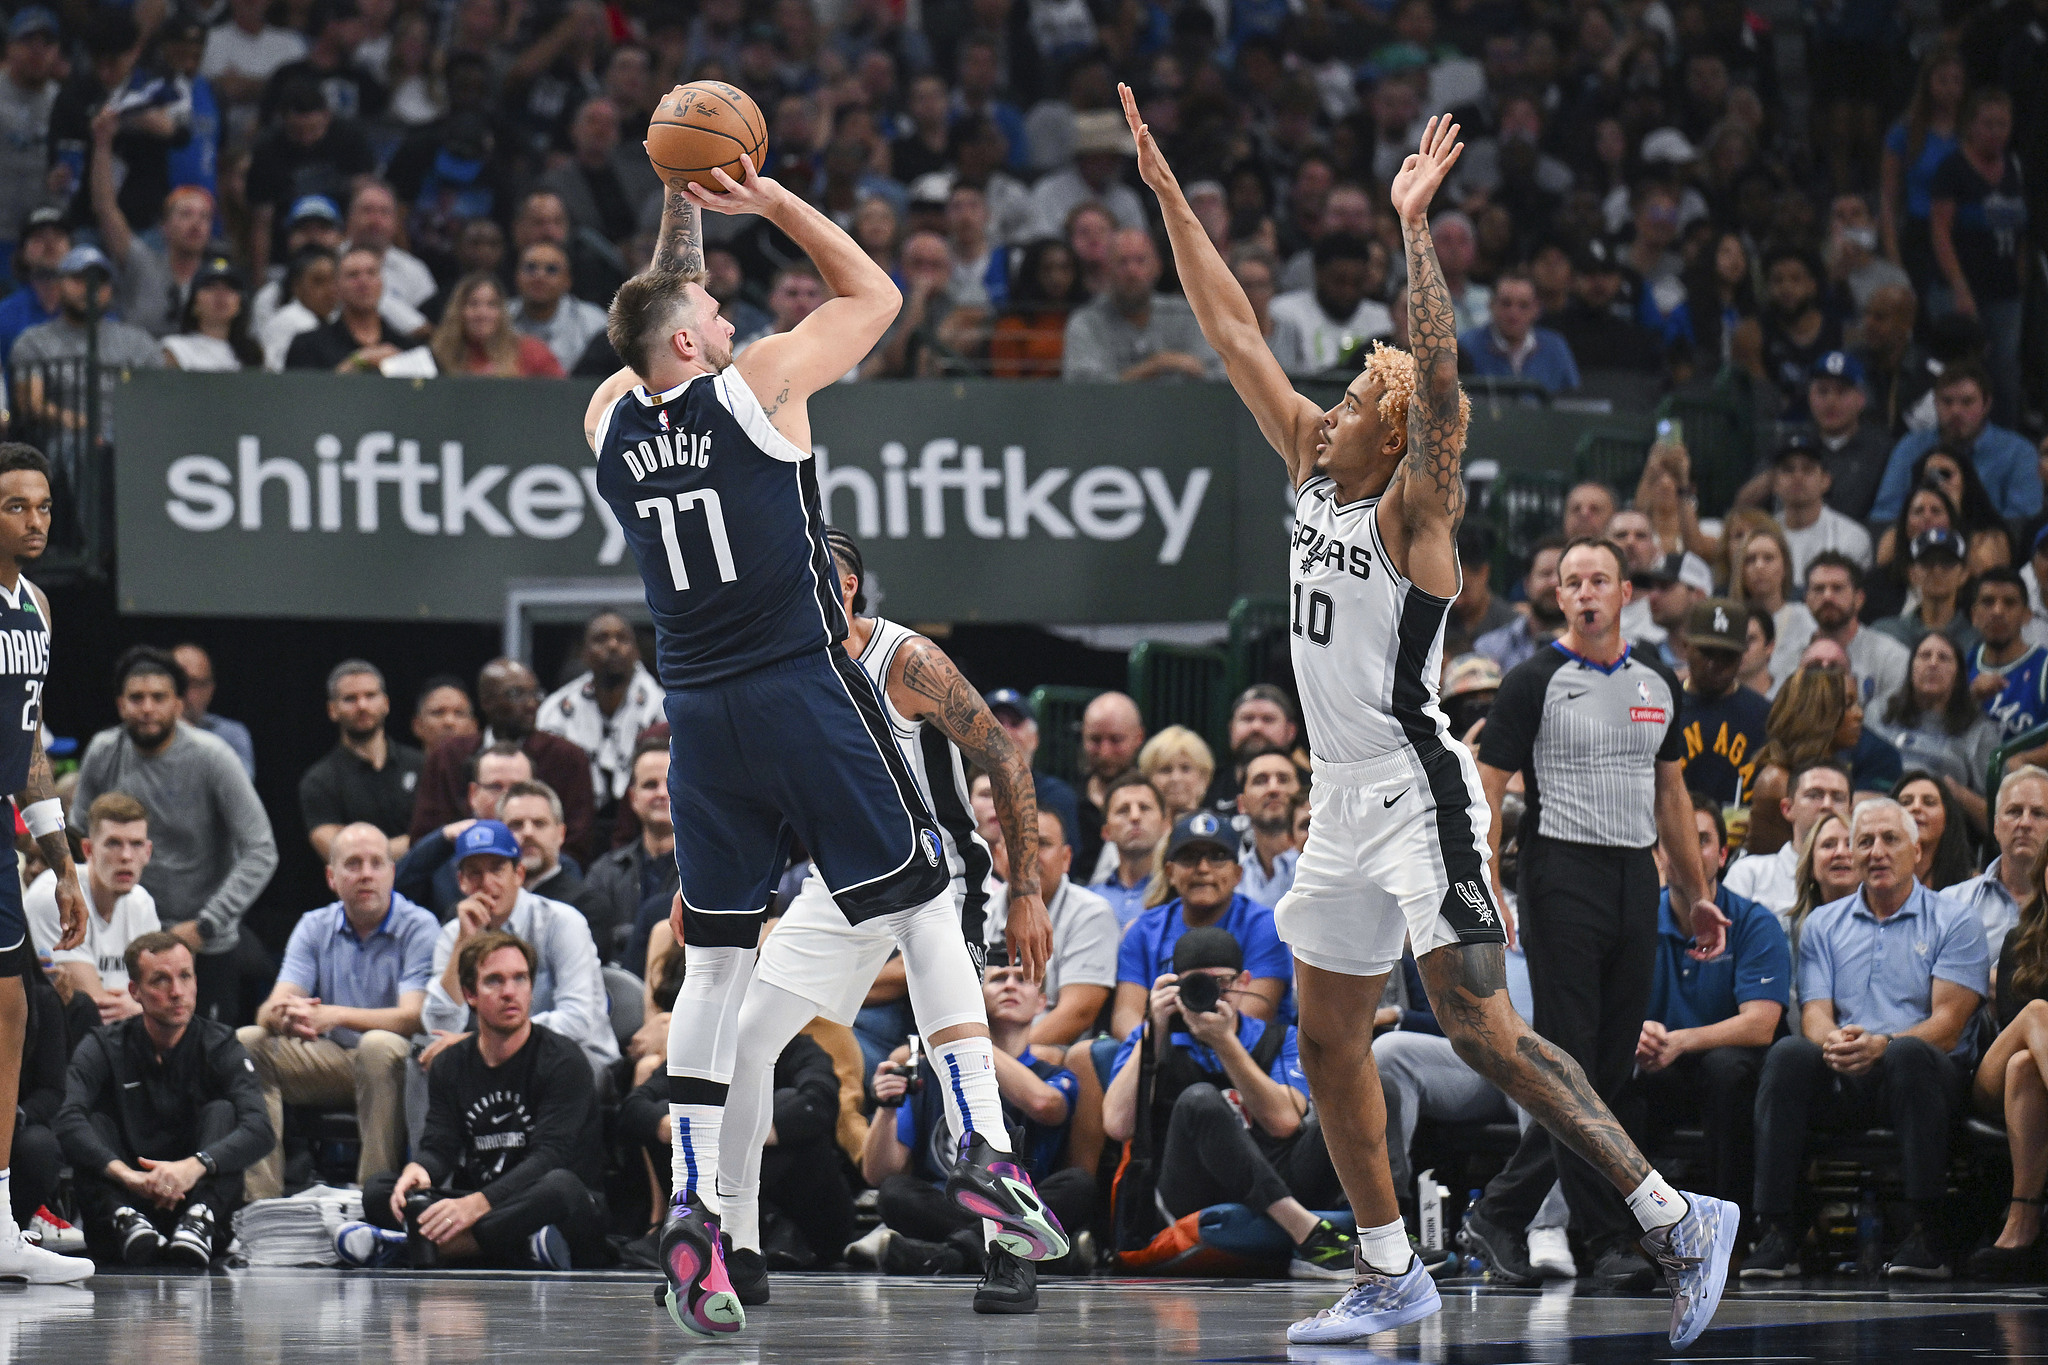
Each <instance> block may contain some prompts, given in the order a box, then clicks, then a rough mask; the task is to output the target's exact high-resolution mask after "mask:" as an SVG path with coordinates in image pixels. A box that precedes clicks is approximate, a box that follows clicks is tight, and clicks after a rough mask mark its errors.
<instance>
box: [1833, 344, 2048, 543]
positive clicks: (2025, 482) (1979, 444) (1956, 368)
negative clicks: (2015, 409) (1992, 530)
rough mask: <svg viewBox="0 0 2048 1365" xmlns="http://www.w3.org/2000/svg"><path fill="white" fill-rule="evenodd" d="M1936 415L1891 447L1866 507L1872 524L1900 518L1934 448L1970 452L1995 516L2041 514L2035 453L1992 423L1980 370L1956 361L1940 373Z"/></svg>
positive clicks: (2023, 441) (2021, 438) (1986, 381)
mask: <svg viewBox="0 0 2048 1365" xmlns="http://www.w3.org/2000/svg"><path fill="white" fill-rule="evenodd" d="M1934 411H1935V426H1934V428H1933V429H1932V430H1928V431H1913V432H1908V433H1907V434H1906V435H1904V436H1902V437H1900V438H1899V443H1898V444H1897V445H1896V446H1893V447H1892V455H1891V459H1890V461H1889V462H1888V463H1887V464H1886V465H1885V469H1884V482H1883V483H1882V484H1880V485H1879V486H1878V490H1877V501H1876V502H1875V503H1873V504H1872V505H1871V508H1870V516H1871V519H1872V520H1873V521H1890V520H1891V519H1892V518H1893V517H1896V516H1897V515H1898V514H1899V511H1900V508H1901V507H1902V506H1903V505H1904V503H1905V501H1906V494H1907V493H1908V491H1909V490H1911V489H1912V488H1914V487H1915V486H1916V482H1915V480H1914V478H1913V466H1914V464H1915V463H1916V462H1917V461H1918V460H1920V459H1921V457H1923V456H1924V455H1926V454H1927V452H1928V451H1930V450H1933V449H1934V448H1935V447H1936V446H1940V447H1941V448H1943V449H1945V450H1953V451H1968V452H1969V455H1970V462H1971V463H1972V464H1973V465H1974V466H1975V467H1976V471H1977V474H1978V476H1979V477H1980V478H1981V479H1982V480H1983V483H1984V487H1985V488H1986V489H1987V490H1988V491H1989V493H1990V495H1991V504H1992V507H1993V508H1994V509H1995V510H1996V511H1997V513H1998V515H1999V516H2001V517H2015V518H2029V517H2033V516H2035V515H2036V514H2038V513H2039V512H2040V510H2041V470H2040V466H2039V463H2038V462H2037V461H2036V460H2035V458H2034V448H2033V446H2032V445H2031V444H2030V443H2029V442H2028V441H2027V438H2026V437H2024V436H2022V435H2020V434H2019V433H2018V432H2016V431H2012V430H2010V429H2008V428H2006V427H2002V426H1999V425H1998V424H1997V423H1995V422H1993V421H1992V420H1991V376H1990V374H1989V373H1988V372H1987V371H1986V370H1985V369H1984V367H1983V365H1981V364H1978V363H1976V362H1974V361H1959V362H1957V363H1955V364H1952V365H1949V366H1947V367H1946V368H1945V369H1943V370H1942V372H1941V377H1940V378H1939V379H1937V380H1936V381H1935V383H1934Z"/></svg>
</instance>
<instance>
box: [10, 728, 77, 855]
mask: <svg viewBox="0 0 2048 1365" xmlns="http://www.w3.org/2000/svg"><path fill="white" fill-rule="evenodd" d="M56 795H57V782H56V779H55V778H54V777H52V776H51V774H50V756H49V755H48V754H46V753H44V752H43V727H42V715H41V713H40V712H39V713H38V714H37V716H36V731H35V741H34V745H33V747H32V748H31V749H30V750H29V755H28V781H27V783H26V784H25V785H23V787H22V789H21V795H20V796H19V797H18V798H16V801H17V804H18V805H20V806H21V807H22V808H24V809H26V808H27V807H29V806H32V805H34V804H35V803H36V802H38V801H48V800H50V799H52V798H53V797H55V796H56ZM36 847H37V848H39V849H41V850H42V853H43V862H44V863H45V864H47V865H48V866H50V867H51V868H54V869H55V870H56V873H57V879H58V880H59V881H62V880H63V879H64V878H65V877H66V876H67V875H69V873H70V871H71V845H70V843H69V842H68V841H67V840H66V839H65V838H64V831H63V830H61V829H58V830H52V831H50V833H48V834H45V835H44V836H43V837H42V838H40V839H38V840H36Z"/></svg>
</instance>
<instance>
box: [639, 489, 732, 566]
mask: <svg viewBox="0 0 2048 1365" xmlns="http://www.w3.org/2000/svg"><path fill="white" fill-rule="evenodd" d="M633 506H634V508H635V509H636V510H637V511H638V512H639V513H640V519H641V520H642V521H645V520H646V519H647V518H648V517H653V518H655V519H656V520H657V521H659V522H660V523H661V544H662V548H663V549H665V550H667V551H668V572H669V576H670V577H671V578H673V579H674V580H675V584H676V591H677V592H688V591H689V590H690V575H689V574H687V573H685V572H684V571H683V547H682V543H681V542H680V541H678V540H677V539H676V518H677V516H678V515H679V514H680V513H684V512H687V511H689V510H690V509H691V508H692V507H697V506H702V507H703V509H704V526H705V529H707V530H708V531H710V532H711V553H712V556H713V557H714V558H715V559H717V561H718V581H719V582H721V583H730V582H733V581H734V580H735V579H737V578H738V577H739V576H740V573H739V570H738V569H736V568H734V567H733V562H732V542H731V541H730V540H728V539H726V535H725V512H724V510H723V509H721V508H720V507H719V505H718V493H717V491H716V490H715V489H710V488H700V489H698V490H697V491H696V492H694V493H678V494H676V495H675V497H673V498H647V499H644V500H643V501H640V502H636V503H634V504H633Z"/></svg>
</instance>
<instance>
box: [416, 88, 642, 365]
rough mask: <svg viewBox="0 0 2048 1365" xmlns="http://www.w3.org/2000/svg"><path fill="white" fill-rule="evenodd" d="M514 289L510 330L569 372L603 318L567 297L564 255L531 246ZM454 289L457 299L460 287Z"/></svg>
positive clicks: (598, 332) (546, 247)
mask: <svg viewBox="0 0 2048 1365" xmlns="http://www.w3.org/2000/svg"><path fill="white" fill-rule="evenodd" d="M591 103H593V104H594V103H597V101H595V100H593V101H591ZM515 284H516V285H517V287H518V290H519V297H518V298H516V299H514V300H513V301H512V310H511V313H512V326H513V329H514V330H515V331H517V332H518V333H519V334H520V336H522V337H532V338H535V339H537V340H539V341H541V342H543V343H545V344H546V346H547V348H548V350H549V352H550V353H552V354H553V356H554V357H555V363H556V364H557V365H558V366H559V367H560V369H561V371H562V373H563V374H567V373H568V372H569V371H570V370H573V369H575V368H576V362H577V361H578V360H579V359H581V358H582V356H583V348H584V347H586V346H588V345H589V344H590V341H591V338H592V337H595V336H599V335H601V334H602V333H603V332H604V317H605V315H604V309H602V308H600V307H598V306H597V305H596V304H594V303H590V302H587V301H586V300H583V299H579V298H577V297H576V296H575V295H574V294H571V293H570V292H569V284H570V280H569V253H568V252H566V251H564V250H562V248H561V247H559V246H556V245H555V244H554V243H553V242H535V243H534V244H533V245H531V246H529V247H527V248H526V250H524V251H522V252H520V253H519V274H518V278H517V279H516V280H515ZM455 288H456V293H457V294H460V293H461V290H462V286H461V285H460V284H457V285H456V287H455ZM442 316H443V317H444V318H445V317H446V316H447V313H446V312H445V311H444V312H443V313H442ZM521 359H522V361H524V359H525V357H524V356H522V357H521ZM444 368H445V367H444Z"/></svg>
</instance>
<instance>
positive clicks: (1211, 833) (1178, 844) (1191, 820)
mask: <svg viewBox="0 0 2048 1365" xmlns="http://www.w3.org/2000/svg"><path fill="white" fill-rule="evenodd" d="M1198 845H1207V846H1209V847H1211V848H1218V849H1221V850H1223V852H1225V853H1228V854H1229V855H1230V856H1231V857H1233V858H1234V857H1236V856H1237V831H1236V830H1234V829H1232V828H1231V827H1230V826H1229V825H1228V824H1227V823H1225V822H1224V820H1223V818H1222V817H1221V816H1218V815H1211V814H1210V813H1209V812H1208V811H1205V810H1198V811H1196V812H1195V813H1194V814H1193V815H1183V816H1182V817H1181V818H1180V819H1178V820H1176V821H1174V822H1173V833H1172V834H1171V835H1169V836H1168V837H1167V840H1166V861H1168V862H1172V861H1173V860H1174V859H1175V858H1177V857H1179V856H1180V855H1181V853H1182V852H1183V851H1185V850H1187V849H1190V848H1194V847H1196V846H1198Z"/></svg>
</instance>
